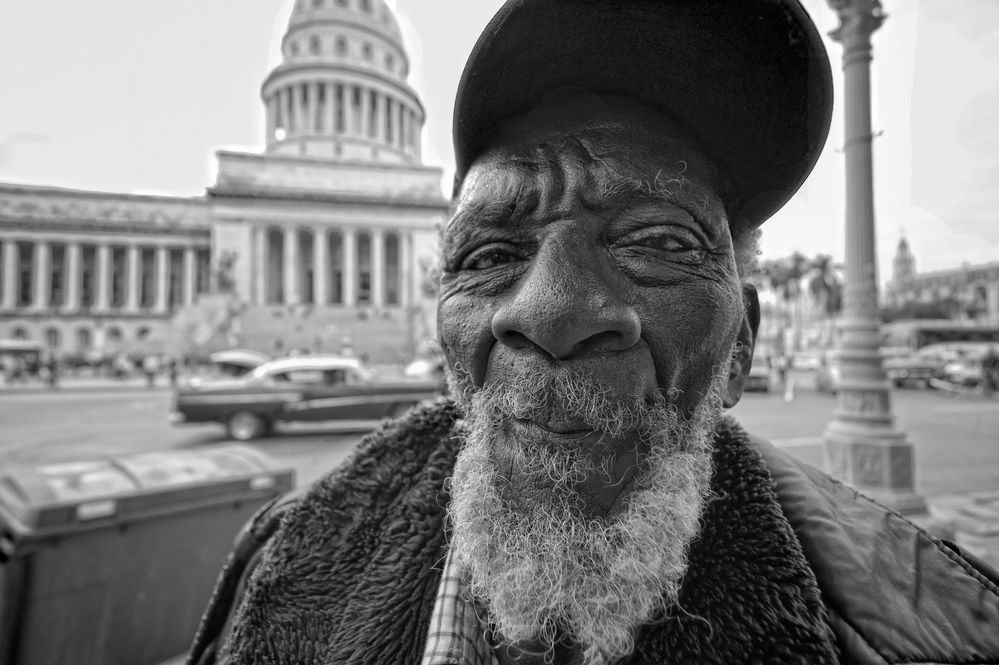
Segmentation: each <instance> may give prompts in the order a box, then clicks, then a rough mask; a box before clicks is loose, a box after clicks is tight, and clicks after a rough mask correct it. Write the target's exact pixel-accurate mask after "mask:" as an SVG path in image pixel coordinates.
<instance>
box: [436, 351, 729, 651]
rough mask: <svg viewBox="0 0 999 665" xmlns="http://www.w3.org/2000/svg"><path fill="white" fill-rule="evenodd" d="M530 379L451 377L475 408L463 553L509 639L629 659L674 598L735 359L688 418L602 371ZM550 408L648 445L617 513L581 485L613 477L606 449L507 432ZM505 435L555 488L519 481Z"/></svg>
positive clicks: (468, 431)
mask: <svg viewBox="0 0 999 665" xmlns="http://www.w3.org/2000/svg"><path fill="white" fill-rule="evenodd" d="M723 370H724V371H723ZM521 378H522V380H509V381H505V382H504V383H503V384H502V386H490V387H489V388H483V389H473V390H470V389H468V387H469V385H470V382H469V381H468V378H467V376H454V377H450V379H451V383H452V389H453V391H452V394H455V395H457V396H458V400H459V403H460V404H461V406H462V407H463V410H464V412H465V415H466V420H465V422H464V426H463V428H464V435H465V440H464V445H463V448H462V449H461V452H460V453H459V455H458V459H457V462H456V464H455V469H454V475H453V478H452V480H451V504H450V506H449V509H448V511H449V517H450V520H451V525H452V527H453V534H452V539H451V551H452V556H454V557H455V558H456V560H457V562H458V564H459V565H460V567H461V569H462V570H463V571H464V572H465V573H466V575H467V576H468V579H469V588H470V590H471V592H472V594H473V595H474V596H475V597H476V598H477V599H479V600H481V601H482V602H483V603H484V604H485V605H486V606H487V607H488V611H489V618H490V621H491V624H492V632H493V633H494V634H498V635H499V636H501V637H502V639H503V642H504V643H505V644H513V643H515V642H518V641H521V640H531V639H533V640H538V641H539V642H541V643H542V644H543V645H545V648H546V650H547V651H548V652H549V653H551V651H552V649H553V648H554V644H555V642H556V641H557V640H559V639H562V640H568V641H569V643H572V644H575V645H576V646H577V647H578V648H579V649H581V650H582V652H583V655H584V660H585V662H587V663H601V662H606V661H608V660H613V659H616V658H621V657H624V656H627V655H629V654H630V653H631V652H632V651H633V650H634V645H635V635H636V631H637V629H638V628H639V627H640V626H642V625H643V624H645V623H647V622H649V621H651V620H653V619H654V618H655V617H656V615H657V614H658V613H661V612H662V611H664V610H666V609H667V608H669V607H672V606H674V605H675V604H676V602H677V597H678V594H679V587H680V580H681V578H682V577H683V575H684V573H685V572H686V570H687V552H688V547H689V545H690V542H691V541H692V540H693V538H694V537H695V536H696V535H697V533H698V531H699V519H700V516H701V512H702V509H703V507H704V504H705V502H706V500H707V496H708V488H709V482H710V477H711V445H712V438H713V434H714V428H715V423H716V421H717V418H718V416H719V414H720V412H721V391H722V389H723V387H724V386H725V381H726V379H727V367H726V368H721V367H720V368H718V371H717V374H716V376H715V377H713V379H712V381H711V387H710V389H709V390H708V393H707V394H706V395H705V396H704V398H703V399H702V400H701V402H700V403H699V406H698V407H697V409H696V410H695V412H694V413H693V415H691V416H690V417H689V418H687V419H683V418H681V417H680V415H679V413H678V409H677V408H676V406H675V405H673V404H672V403H670V402H667V400H666V398H665V397H663V396H660V397H661V399H660V401H658V402H657V403H654V404H648V403H646V402H645V401H644V400H641V399H636V400H635V402H634V403H631V404H618V403H612V402H610V401H608V400H607V399H606V398H605V396H606V395H607V394H608V391H607V390H604V389H602V388H601V387H600V386H599V385H598V384H596V383H595V382H594V381H593V379H592V378H590V377H589V376H580V375H578V374H574V375H570V374H567V373H566V371H565V370H560V371H559V372H557V373H556V374H555V375H554V377H553V378H552V379H551V380H550V381H543V380H539V377H538V376H536V375H533V376H530V377H526V376H525V377H521ZM521 386H528V388H525V389H519V388H520V387H521ZM462 388H464V390H462ZM553 402H557V404H553ZM545 409H550V410H558V411H559V413H560V414H563V415H567V416H569V417H573V418H577V419H581V420H584V421H585V422H587V423H588V424H589V425H591V426H593V428H594V429H595V430H597V431H602V432H604V433H605V434H607V435H608V436H618V435H620V434H621V433H622V432H635V433H637V434H639V435H640V440H641V441H642V442H643V443H644V444H645V446H644V447H645V448H646V449H647V452H646V453H645V454H644V456H643V457H642V459H641V460H640V462H639V464H638V470H637V474H636V475H635V478H634V484H633V487H632V491H631V492H630V494H628V495H627V498H626V501H625V505H624V507H623V508H622V509H621V510H620V511H619V512H617V513H616V514H614V515H612V516H611V517H604V516H598V515H593V514H591V513H590V512H589V511H587V510H585V508H584V504H583V502H582V501H581V499H580V496H579V494H578V492H576V491H575V489H574V486H576V485H577V483H578V482H579V481H580V480H581V479H582V478H587V477H590V478H592V477H598V476H597V475H596V474H603V475H604V477H608V479H609V476H608V472H607V468H606V467H603V466H602V464H601V462H600V456H599V455H598V454H594V453H593V451H588V450H583V451H580V450H578V449H573V448H569V447H563V446H552V445H551V444H550V443H545V442H538V441H530V440H525V439H524V438H521V439H519V440H517V441H510V440H509V438H510V434H509V429H508V427H507V423H509V420H510V419H511V417H518V418H524V417H527V416H529V415H530V414H537V413H541V412H543V411H544V410H545ZM499 441H503V442H504V443H505V444H506V445H508V446H510V447H512V448H513V449H515V453H514V454H515V456H516V462H517V468H518V470H519V473H521V474H523V475H527V476H530V477H531V480H532V481H533V482H534V483H535V485H536V486H541V487H544V488H545V489H546V490H549V489H550V491H544V492H540V493H533V494H531V495H530V496H522V495H521V493H518V492H516V491H515V490H511V484H510V482H509V479H508V478H507V477H506V476H504V474H503V473H502V471H501V469H500V468H499V465H498V464H497V460H496V455H495V452H494V451H495V450H496V445H497V442H499Z"/></svg>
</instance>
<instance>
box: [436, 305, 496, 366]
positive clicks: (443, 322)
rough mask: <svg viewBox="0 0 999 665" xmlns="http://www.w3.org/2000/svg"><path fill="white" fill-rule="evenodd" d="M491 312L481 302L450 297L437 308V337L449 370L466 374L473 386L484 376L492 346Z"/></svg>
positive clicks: (493, 339) (488, 307)
mask: <svg viewBox="0 0 999 665" xmlns="http://www.w3.org/2000/svg"><path fill="white" fill-rule="evenodd" d="M492 314H493V308H492V307H491V306H489V305H488V304H487V303H483V302H482V301H480V300H477V299H473V298H467V297H462V296H460V295H454V296H451V297H449V298H447V299H445V300H442V301H441V302H440V304H439V305H438V307H437V335H438V337H439V340H440V344H441V348H442V349H443V350H444V356H445V357H446V358H447V360H448V363H449V364H450V366H451V369H452V370H453V371H455V372H458V373H465V374H467V375H468V376H469V378H470V379H471V380H472V383H473V384H474V385H476V386H481V385H482V383H483V381H484V379H485V374H486V366H487V364H488V358H489V352H490V350H491V349H492V346H493V344H494V343H495V338H494V337H493V332H492Z"/></svg>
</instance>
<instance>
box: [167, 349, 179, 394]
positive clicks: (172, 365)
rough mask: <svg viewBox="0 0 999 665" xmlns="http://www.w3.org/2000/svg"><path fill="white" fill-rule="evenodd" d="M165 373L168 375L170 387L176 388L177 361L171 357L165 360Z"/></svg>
mask: <svg viewBox="0 0 999 665" xmlns="http://www.w3.org/2000/svg"><path fill="white" fill-rule="evenodd" d="M167 372H168V373H169V376H170V387H171V388H176V387H177V372H178V368H177V359H176V358H175V357H173V356H170V358H169V359H168V360H167Z"/></svg>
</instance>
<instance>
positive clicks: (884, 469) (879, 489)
mask: <svg viewBox="0 0 999 665" xmlns="http://www.w3.org/2000/svg"><path fill="white" fill-rule="evenodd" d="M827 1H828V3H829V6H830V7H832V9H833V10H835V12H836V14H837V15H838V16H839V19H840V26H839V27H838V28H836V29H835V30H833V31H832V32H831V33H830V36H831V37H832V38H833V39H834V40H836V41H838V42H840V43H841V44H842V45H843V81H844V88H845V93H844V98H845V100H844V101H845V118H846V121H845V141H844V147H843V153H844V155H845V158H846V285H845V289H844V303H843V304H844V308H843V317H842V320H841V322H840V325H839V329H840V332H841V336H840V345H841V352H840V357H841V362H842V365H841V381H840V385H839V394H838V403H837V407H836V411H835V412H834V413H833V419H832V421H831V422H830V423H829V425H828V427H827V428H826V432H825V464H826V469H827V470H828V471H829V472H830V473H831V474H832V475H833V476H835V477H838V478H841V479H843V480H844V481H845V482H846V483H847V484H849V485H851V486H853V487H855V488H857V489H858V490H860V491H862V492H864V493H865V494H868V495H870V496H872V497H873V498H876V499H878V500H879V501H881V502H882V503H884V504H886V505H888V506H889V507H892V508H894V509H895V510H898V511H899V512H903V513H909V514H913V513H922V512H925V511H926V502H925V501H924V500H923V498H922V497H920V496H918V495H917V494H916V493H915V491H914V489H913V452H912V444H910V443H909V442H908V441H907V440H906V436H905V434H904V433H903V432H901V431H899V430H898V429H896V428H895V423H894V417H893V416H892V410H891V393H890V391H889V384H888V378H887V375H886V374H885V370H884V367H883V366H882V364H881V354H880V348H879V347H880V334H879V332H880V331H879V329H880V322H879V317H878V285H877V254H876V242H875V234H874V186H873V177H872V165H871V140H872V135H871V75H870V62H871V34H872V33H873V32H874V31H875V30H877V29H878V27H880V26H881V23H882V22H883V21H884V18H885V16H884V12H883V10H882V8H881V3H880V1H879V0H827Z"/></svg>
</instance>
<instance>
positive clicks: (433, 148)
mask: <svg viewBox="0 0 999 665" xmlns="http://www.w3.org/2000/svg"><path fill="white" fill-rule="evenodd" d="M389 4H390V6H392V7H393V9H395V10H396V14H397V16H398V18H399V20H400V23H401V24H402V26H403V31H404V35H405V39H406V46H407V49H408V51H409V54H410V58H411V61H412V65H413V67H412V73H411V75H410V83H411V84H412V85H413V86H414V87H415V88H416V90H417V91H418V92H419V94H420V96H421V98H422V100H423V102H424V105H425V106H426V109H427V118H428V120H427V125H426V127H425V135H424V161H426V162H427V163H430V164H436V165H439V166H442V167H443V168H444V169H445V177H444V179H443V182H442V189H443V191H444V192H445V193H448V191H449V183H450V181H451V173H452V168H453V167H452V159H451V154H450V153H451V144H450V133H451V105H452V101H453V98H454V91H455V88H456V86H457V82H458V78H459V76H460V74H461V69H462V67H463V66H464V62H465V58H466V56H467V55H468V53H469V51H470V50H471V47H472V44H474V42H475V40H476V38H477V37H478V34H479V32H480V31H481V29H482V27H483V26H484V25H485V24H486V22H487V21H488V20H489V18H490V17H491V16H492V14H493V12H494V11H495V9H496V8H497V7H498V6H499V5H500V4H501V0H394V1H393V0H390V2H389ZM803 4H804V5H805V6H806V8H808V9H809V11H810V12H811V13H812V15H813V17H814V19H815V21H816V23H817V25H818V26H819V29H820V31H821V32H822V33H823V34H825V33H826V32H828V31H829V30H831V29H833V28H834V27H836V25H837V24H838V20H837V19H836V17H835V14H834V13H833V12H832V10H831V9H829V8H828V5H827V3H826V0H803ZM883 4H884V7H885V10H886V11H887V13H888V19H887V20H886V21H885V23H884V25H883V26H882V27H881V29H880V30H879V31H878V32H876V33H875V35H874V63H873V67H874V69H873V81H874V91H873V99H874V102H873V103H874V117H873V127H874V131H875V132H880V135H879V136H878V138H877V139H875V142H874V158H875V207H876V214H877V230H878V245H879V259H880V271H881V277H882V279H884V278H886V277H888V275H889V273H890V266H891V262H890V259H891V256H892V255H893V253H894V248H895V245H896V243H897V241H898V238H899V234H900V232H901V230H902V229H904V232H905V235H906V237H907V238H908V239H909V242H910V245H911V246H912V248H913V251H914V252H915V254H916V265H917V269H918V270H920V271H927V270H935V269H943V268H949V267H956V266H958V265H960V264H961V263H962V262H970V263H982V262H987V261H999V122H997V121H996V120H995V119H994V118H995V116H996V109H997V108H999V2H997V1H996V0H884V3H883ZM290 9H291V6H290V2H288V0H252V1H251V2H246V1H245V0H244V1H237V0H172V1H171V2H169V3H164V2H152V1H151V0H90V1H89V2H85V3H81V2H78V1H73V0H43V1H41V2H29V1H27V0H10V1H8V2H4V3H0V99H2V100H3V102H2V104H0V181H3V182H20V183H30V184H40V185H54V186H61V187H70V188H78V189H96V190H104V191H116V192H135V193H158V194H176V195H187V196H192V195H199V194H201V193H203V192H204V189H205V187H207V186H209V185H210V184H211V183H212V180H213V179H214V174H215V167H214V161H215V160H214V152H215V150H218V149H221V148H226V149H238V150H251V151H260V150H261V149H262V144H263V134H264V118H263V105H262V103H261V101H260V84H261V82H262V81H263V79H264V77H265V76H266V75H267V72H268V71H269V70H270V68H271V67H273V66H274V65H275V64H277V63H278V62H279V59H280V53H279V40H280V37H281V35H282V34H283V33H284V30H285V27H286V24H287V19H288V15H289V13H290ZM827 46H828V48H829V51H830V55H831V56H832V59H833V69H834V71H835V72H836V78H837V81H836V85H837V93H838V99H837V108H836V111H835V114H834V118H833V128H832V132H831V134H830V139H829V143H828V145H827V147H826V150H825V152H824V153H823V155H822V157H821V159H820V160H819V164H818V166H817V167H816V170H815V172H814V173H813V175H812V177H811V178H810V179H809V181H808V182H807V183H806V185H805V187H804V188H803V189H802V191H801V192H800V193H799V195H798V196H796V197H795V199H794V200H792V202H791V203H790V204H789V205H788V206H787V207H786V208H785V209H784V210H782V211H781V212H780V213H778V215H777V216H775V217H774V218H773V219H771V220H770V221H769V222H767V224H766V225H765V226H764V236H763V251H764V255H765V257H766V258H775V257H779V256H784V255H787V254H789V253H790V252H792V251H794V250H799V251H802V252H804V253H805V254H808V255H813V254H816V253H819V252H824V253H831V254H833V255H834V256H835V257H837V258H840V259H841V258H842V256H843V246H844V230H843V227H844V220H843V215H844V212H843V209H844V206H843V203H842V201H843V196H844V176H843V169H844V164H843V155H842V152H841V151H840V148H841V145H842V140H843V139H842V136H843V129H842V123H843V107H842V86H841V83H842V81H841V76H840V74H839V68H840V56H841V54H842V50H841V48H840V46H839V44H836V43H834V42H832V41H831V40H827Z"/></svg>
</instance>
